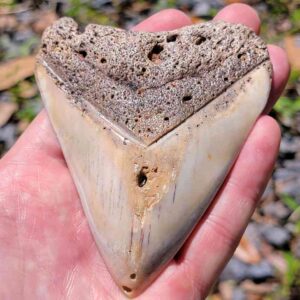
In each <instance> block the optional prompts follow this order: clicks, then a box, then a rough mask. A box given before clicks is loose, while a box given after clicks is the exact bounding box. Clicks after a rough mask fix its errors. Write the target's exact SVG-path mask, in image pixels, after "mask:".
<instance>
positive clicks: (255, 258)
mask: <svg viewBox="0 0 300 300" xmlns="http://www.w3.org/2000/svg"><path fill="white" fill-rule="evenodd" d="M234 255H235V256H236V257H237V258H238V259H240V260H241V261H243V262H245V263H247V264H256V263H258V262H259V261H260V260H261V256H260V254H259V252H258V250H257V249H256V248H255V246H254V245H252V244H251V242H250V241H249V239H248V238H247V237H246V236H243V237H242V239H241V241H240V243H239V245H238V247H237V248H236V250H235V252H234Z"/></svg>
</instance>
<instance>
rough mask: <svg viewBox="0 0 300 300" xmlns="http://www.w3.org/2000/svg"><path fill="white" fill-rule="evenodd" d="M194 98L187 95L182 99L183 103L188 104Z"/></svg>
mask: <svg viewBox="0 0 300 300" xmlns="http://www.w3.org/2000/svg"><path fill="white" fill-rule="evenodd" d="M192 98H193V97H192V96H191V95H186V96H184V97H183V98H182V102H188V101H190V100H192Z"/></svg>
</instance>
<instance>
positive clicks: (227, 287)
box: [219, 280, 234, 300]
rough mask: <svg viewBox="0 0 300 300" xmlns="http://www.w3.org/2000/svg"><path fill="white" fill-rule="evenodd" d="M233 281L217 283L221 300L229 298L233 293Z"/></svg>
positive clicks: (229, 299)
mask: <svg viewBox="0 0 300 300" xmlns="http://www.w3.org/2000/svg"><path fill="white" fill-rule="evenodd" d="M233 288H234V286H233V283H232V281H230V280H229V281H223V282H220V283H219V291H220V294H221V299H222V300H231V299H232V295H233Z"/></svg>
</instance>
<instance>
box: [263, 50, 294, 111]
mask: <svg viewBox="0 0 300 300" xmlns="http://www.w3.org/2000/svg"><path fill="white" fill-rule="evenodd" d="M268 51H269V55H270V59H271V62H272V66H273V77H272V88H271V94H270V99H269V103H268V105H267V107H266V109H265V113H269V112H270V110H271V108H272V106H273V105H274V104H275V102H276V101H277V99H278V98H279V96H280V95H281V93H282V92H283V90H284V88H285V86H286V83H287V81H288V78H289V74H290V64H289V62H288V58H287V54H286V52H285V51H284V49H282V48H280V47H278V46H275V45H269V46H268Z"/></svg>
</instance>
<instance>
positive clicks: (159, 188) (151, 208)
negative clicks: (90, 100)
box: [36, 64, 270, 297]
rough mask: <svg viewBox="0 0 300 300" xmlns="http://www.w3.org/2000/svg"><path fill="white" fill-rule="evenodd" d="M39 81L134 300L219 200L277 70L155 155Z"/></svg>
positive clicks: (40, 71)
mask: <svg viewBox="0 0 300 300" xmlns="http://www.w3.org/2000/svg"><path fill="white" fill-rule="evenodd" d="M36 76H37V79H38V84H39V87H40V90H41V93H42V98H43V100H44V102H45V106H46V108H47V111H48V114H49V117H50V119H51V122H52V125H53V127H54V130H55V132H56V134H57V136H58V139H59V141H60V144H61V147H62V149H63V153H64V155H65V158H66V161H67V164H68V167H69V169H70V171H71V174H72V177H73V179H74V182H75V184H76V187H77V190H78V192H79V195H80V198H81V201H82V204H83V208H84V211H85V214H86V216H87V218H88V222H89V224H90V228H91V230H92V232H93V235H94V238H95V240H96V243H97V245H98V247H99V249H100V252H101V254H102V256H103V259H104V260H105V263H106V265H107V267H108V269H109V270H110V273H111V274H112V276H113V277H114V279H115V281H116V282H117V284H118V285H119V286H120V288H121V289H122V290H123V292H124V293H125V294H126V295H127V296H129V297H134V296H136V295H138V294H139V293H141V292H142V291H143V290H144V289H145V288H146V287H147V286H148V285H149V284H150V283H151V282H152V281H153V280H154V279H155V278H156V277H157V275H158V274H159V273H160V272H161V271H162V270H163V268H164V267H165V266H166V264H167V263H168V262H169V261H170V260H171V259H172V258H173V257H174V255H175V254H176V252H177V251H178V250H179V249H180V247H181V246H182V244H183V243H184V241H185V240H186V238H187V237H188V235H189V234H190V232H191V231H192V229H193V228H194V226H195V224H197V222H198V220H199V218H200V217H201V216H202V214H203V213H204V211H205V209H206V208H207V206H208V205H209V203H210V202H211V200H212V198H213V197H214V195H215V194H216V192H217V191H218V189H219V187H220V185H221V184H222V182H223V180H224V178H225V176H226V174H227V173H228V171H229V169H230V167H231V165H232V163H233V162H234V159H235V158H236V156H237V154H238V152H239V151H240V148H241V146H242V145H243V143H244V141H245V139H246V137H247V135H248V133H249V131H250V129H251V127H252V126H253V123H254V122H255V120H256V118H257V117H258V115H259V114H260V113H261V111H262V110H263V108H264V106H265V104H266V101H267V99H268V95H269V89H270V76H269V71H268V68H267V65H265V64H262V65H260V66H258V67H257V68H256V69H254V70H253V71H251V72H250V73H249V74H248V75H247V76H245V77H244V78H242V79H240V80H239V81H237V82H236V83H235V84H233V85H232V86H231V87H230V88H229V89H228V90H227V91H226V92H224V93H223V94H222V95H220V96H219V97H218V98H216V99H215V100H214V101H212V102H210V103H209V104H208V105H206V106H205V107H204V108H203V109H201V110H200V111H198V112H197V113H195V114H194V115H193V116H191V117H190V118H188V119H187V120H186V121H185V122H184V123H182V124H181V125H180V126H178V127H177V128H175V129H173V130H172V131H171V132H169V133H168V134H167V135H165V136H163V137H162V138H160V139H159V140H158V141H157V142H156V143H154V144H152V145H150V146H144V145H142V144H140V143H138V142H137V141H135V140H134V139H133V138H131V137H130V136H127V135H126V133H122V132H120V131H117V130H115V128H112V126H111V124H110V123H109V122H108V121H107V120H106V119H103V120H101V121H97V123H96V122H94V121H93V119H92V118H91V117H90V116H88V115H87V114H85V113H83V112H81V111H80V110H79V109H78V108H77V107H75V106H74V105H72V104H71V103H70V101H69V100H68V99H67V98H66V95H65V93H64V92H63V91H62V90H60V89H59V88H58V87H57V86H56V85H55V83H54V81H53V80H52V79H51V77H50V76H49V75H47V71H46V69H45V68H44V67H43V66H42V65H40V64H38V65H37V70H36ZM124 136H127V138H126V139H124Z"/></svg>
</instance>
